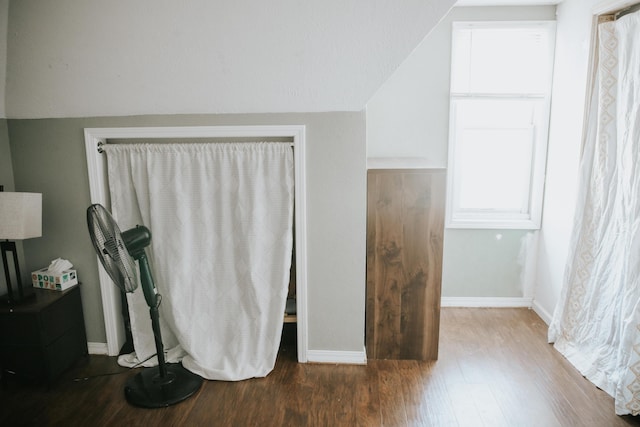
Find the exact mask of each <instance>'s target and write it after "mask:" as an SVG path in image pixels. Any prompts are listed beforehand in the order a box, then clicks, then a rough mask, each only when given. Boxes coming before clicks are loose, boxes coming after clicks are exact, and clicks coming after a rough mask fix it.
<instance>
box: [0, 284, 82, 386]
mask: <svg viewBox="0 0 640 427" xmlns="http://www.w3.org/2000/svg"><path fill="white" fill-rule="evenodd" d="M34 291H35V294H36V295H35V298H33V299H30V300H27V301H25V302H23V303H21V304H20V305H17V306H15V307H12V308H11V307H1V308H0V367H1V368H2V378H3V380H5V379H6V376H7V375H10V374H15V375H16V376H19V377H24V378H26V379H30V380H36V381H42V380H45V381H46V382H47V383H51V381H53V380H54V379H56V378H57V377H58V376H59V375H60V374H61V373H62V372H63V371H64V370H65V369H67V368H69V367H70V366H71V365H72V364H73V363H74V362H75V361H76V360H78V359H79V358H80V357H82V356H85V355H87V338H86V335H85V328H84V317H83V314H82V301H81V299H80V286H74V287H72V288H70V289H67V290H66V291H62V292H58V291H52V290H46V289H34Z"/></svg>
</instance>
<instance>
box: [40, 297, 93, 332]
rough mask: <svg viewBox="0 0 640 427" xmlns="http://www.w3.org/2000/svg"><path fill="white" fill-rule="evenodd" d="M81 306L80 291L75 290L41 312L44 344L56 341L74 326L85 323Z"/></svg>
mask: <svg viewBox="0 0 640 427" xmlns="http://www.w3.org/2000/svg"><path fill="white" fill-rule="evenodd" d="M51 292H54V291H51ZM81 307H82V302H81V301H80V292H78V291H77V290H75V291H73V292H70V293H69V294H67V295H65V297H64V298H62V299H60V300H58V301H56V302H55V303H54V304H51V305H50V306H48V307H47V308H45V309H44V310H43V311H42V314H41V321H42V337H43V340H44V342H43V344H45V345H46V344H49V343H51V342H53V341H55V340H56V339H58V338H59V337H60V336H62V335H63V334H65V333H66V332H67V331H69V330H70V329H72V328H73V327H75V326H77V325H79V324H82V323H84V320H83V318H82V309H81Z"/></svg>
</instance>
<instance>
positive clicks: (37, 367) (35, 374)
mask: <svg viewBox="0 0 640 427" xmlns="http://www.w3.org/2000/svg"><path fill="white" fill-rule="evenodd" d="M0 366H2V370H3V371H9V372H15V373H16V374H17V375H19V376H20V377H22V378H26V379H30V380H39V379H41V378H43V376H44V374H45V373H46V364H45V357H44V349H42V348H40V347H22V346H20V347H14V346H2V347H0Z"/></svg>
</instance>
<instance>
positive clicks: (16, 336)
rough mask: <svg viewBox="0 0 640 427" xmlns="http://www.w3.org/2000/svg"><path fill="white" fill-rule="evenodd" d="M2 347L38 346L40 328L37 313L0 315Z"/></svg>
mask: <svg viewBox="0 0 640 427" xmlns="http://www.w3.org/2000/svg"><path fill="white" fill-rule="evenodd" d="M0 337H1V344H2V345H9V346H13V345H16V346H17V345H24V346H37V345H39V344H40V328H39V322H38V314H37V313H2V314H0Z"/></svg>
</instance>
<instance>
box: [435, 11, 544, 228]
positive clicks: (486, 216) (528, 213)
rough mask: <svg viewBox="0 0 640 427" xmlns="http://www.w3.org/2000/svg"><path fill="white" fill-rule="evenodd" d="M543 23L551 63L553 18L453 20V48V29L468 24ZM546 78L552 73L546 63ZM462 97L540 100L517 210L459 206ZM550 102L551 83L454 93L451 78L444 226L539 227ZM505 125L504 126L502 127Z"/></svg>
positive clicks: (510, 25) (518, 25)
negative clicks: (526, 184)
mask: <svg viewBox="0 0 640 427" xmlns="http://www.w3.org/2000/svg"><path fill="white" fill-rule="evenodd" d="M541 26H542V27H546V28H548V29H549V34H550V37H549V44H550V46H549V56H550V57H549V61H550V62H549V63H550V64H553V55H554V44H555V22H554V21H492V22H454V23H453V31H452V36H453V37H452V52H454V51H455V50H454V49H455V47H456V46H455V43H456V36H455V34H456V31H459V30H463V29H469V28H505V27H506V28H526V27H541ZM455 66H456V64H455V59H454V57H453V55H452V64H451V67H452V75H453V70H454V68H453V67H455ZM549 68H550V69H549V82H551V76H552V73H553V70H552V68H553V67H552V66H551V67H549ZM465 100H539V101H541V102H540V103H541V105H542V107H541V111H538V115H539V116H540V117H539V118H538V121H537V123H536V126H535V127H534V129H533V132H534V135H533V138H534V139H533V149H532V165H531V180H530V191H529V195H528V196H529V197H528V198H527V203H525V205H526V206H523V207H522V209H521V210H520V211H519V212H515V211H506V210H497V209H496V210H494V209H466V210H464V209H460V207H459V203H458V200H459V194H460V189H459V184H458V179H457V175H456V164H455V163H456V161H455V159H456V150H457V148H458V147H457V145H456V141H457V135H456V133H457V126H456V123H455V118H456V117H457V116H456V114H457V111H456V109H457V107H458V105H459V104H460V103H461V102H464V101H465ZM550 105H551V83H550V84H549V87H548V88H547V90H546V91H545V92H544V93H516V94H513V93H477V92H465V93H456V92H454V91H453V78H452V82H451V92H450V111H449V156H448V157H449V158H448V170H447V175H448V176H447V180H448V185H447V206H446V212H447V213H446V227H447V228H461V229H474V228H476V229H528V230H536V229H539V228H540V225H541V221H542V202H543V193H544V180H545V170H546V157H547V141H548V134H549V113H550ZM505 128H506V127H505Z"/></svg>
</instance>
